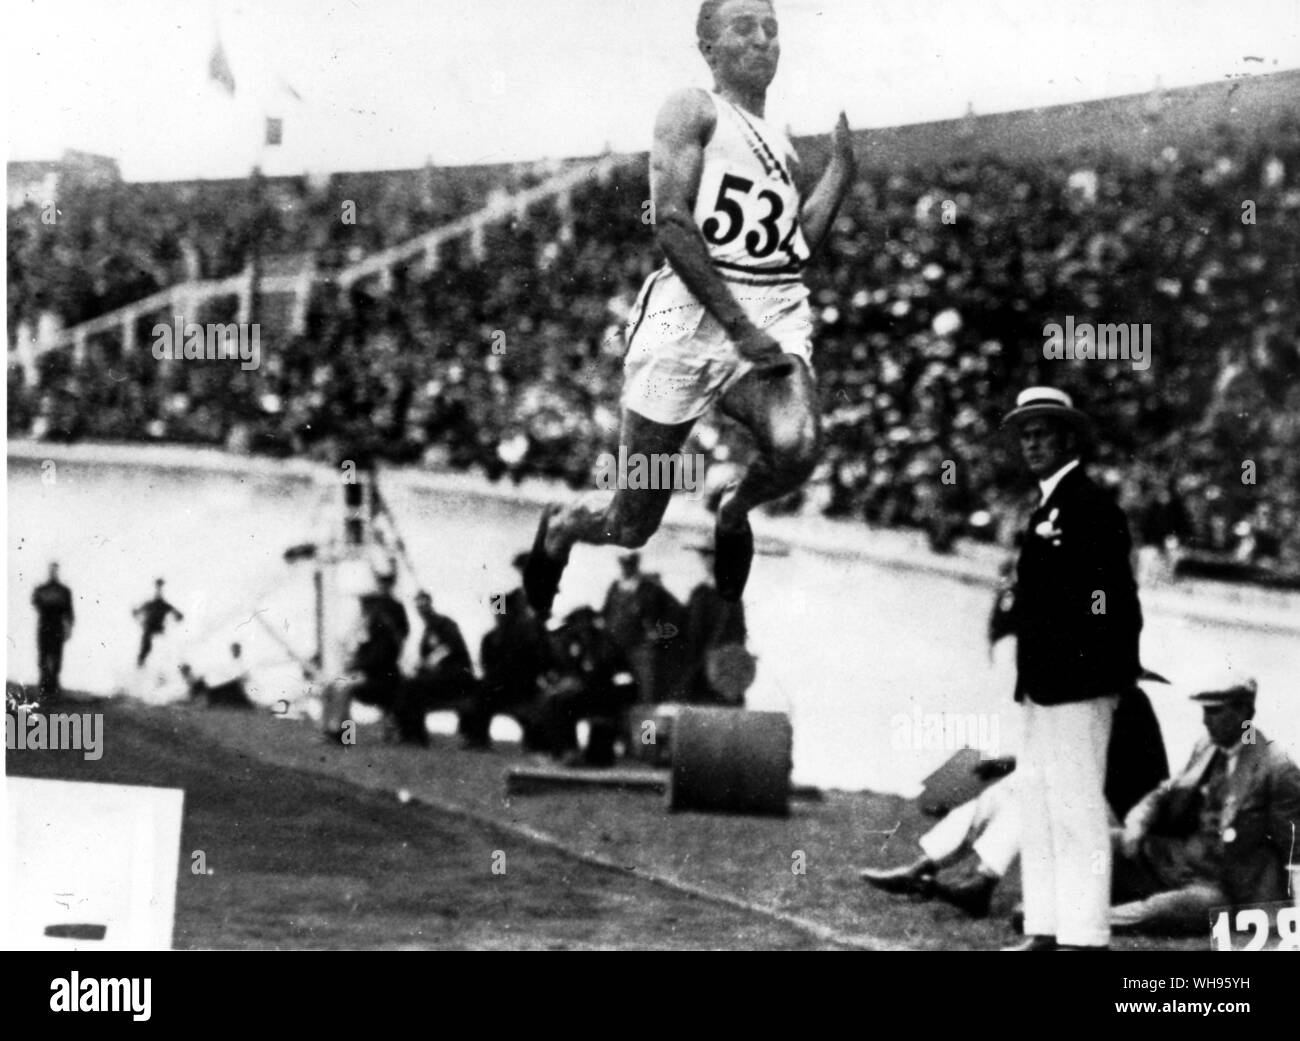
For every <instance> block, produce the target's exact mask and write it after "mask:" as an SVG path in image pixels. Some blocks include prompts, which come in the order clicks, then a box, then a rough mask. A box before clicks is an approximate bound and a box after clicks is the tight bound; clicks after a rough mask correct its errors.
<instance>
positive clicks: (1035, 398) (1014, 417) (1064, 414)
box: [1002, 387, 1088, 434]
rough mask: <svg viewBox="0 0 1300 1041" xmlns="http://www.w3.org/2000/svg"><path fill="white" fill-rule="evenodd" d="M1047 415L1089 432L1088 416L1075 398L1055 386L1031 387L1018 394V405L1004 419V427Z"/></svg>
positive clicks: (1012, 426) (1076, 428)
mask: <svg viewBox="0 0 1300 1041" xmlns="http://www.w3.org/2000/svg"><path fill="white" fill-rule="evenodd" d="M1040 416H1041V417H1046V418H1050V419H1057V420H1060V421H1061V422H1062V423H1066V424H1068V425H1069V426H1071V427H1073V428H1074V429H1075V430H1077V431H1078V432H1079V433H1080V434H1086V433H1088V417H1087V416H1085V415H1084V414H1083V413H1082V412H1080V411H1079V410H1078V409H1077V408H1075V407H1074V399H1073V398H1071V397H1070V395H1069V394H1067V393H1066V392H1065V391H1063V390H1057V389H1056V388H1055V387H1029V388H1027V389H1025V390H1022V391H1021V392H1020V393H1019V394H1018V395H1016V407H1015V408H1013V409H1012V410H1011V411H1010V412H1008V413H1007V414H1006V416H1005V417H1004V418H1003V420H1002V428H1003V429H1004V430H1005V429H1008V428H1014V427H1016V426H1018V425H1019V424H1020V423H1023V422H1024V421H1025V420H1026V419H1033V418H1035V417H1040Z"/></svg>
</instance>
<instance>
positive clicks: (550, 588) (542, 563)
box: [524, 504, 569, 621]
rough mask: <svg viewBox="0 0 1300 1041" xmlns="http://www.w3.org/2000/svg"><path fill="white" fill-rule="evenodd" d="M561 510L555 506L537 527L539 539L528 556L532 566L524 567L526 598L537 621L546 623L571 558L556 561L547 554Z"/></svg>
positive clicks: (547, 509)
mask: <svg viewBox="0 0 1300 1041" xmlns="http://www.w3.org/2000/svg"><path fill="white" fill-rule="evenodd" d="M559 511H560V508H559V507H558V506H556V505H554V504H552V505H550V506H548V507H546V509H545V510H543V511H542V519H541V520H540V521H539V522H538V524H537V537H536V538H534V539H533V548H532V551H531V552H530V553H529V554H528V563H527V564H525V565H524V595H525V596H527V597H528V603H529V605H530V606H531V607H532V609H533V610H534V611H536V612H537V617H538V618H540V619H541V620H542V621H546V619H548V618H550V617H551V605H552V604H554V603H555V594H556V592H557V591H558V590H559V588H560V578H561V576H562V575H563V574H564V568H565V566H566V565H567V564H568V563H569V554H568V553H567V552H566V553H565V554H564V556H563V557H559V558H556V557H552V556H550V555H549V554H548V553H547V552H546V533H547V532H548V531H550V528H551V518H552V517H554V516H555V515H556V514H557V513H558V512H559Z"/></svg>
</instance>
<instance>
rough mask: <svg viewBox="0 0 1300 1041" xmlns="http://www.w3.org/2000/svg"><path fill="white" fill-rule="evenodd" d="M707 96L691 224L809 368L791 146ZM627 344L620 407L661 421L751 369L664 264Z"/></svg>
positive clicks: (757, 316) (735, 285)
mask: <svg viewBox="0 0 1300 1041" xmlns="http://www.w3.org/2000/svg"><path fill="white" fill-rule="evenodd" d="M710 97H712V98H713V105H714V108H715V110H716V111H717V116H718V118H717V126H716V127H715V129H714V131H713V136H712V137H711V138H710V140H709V143H708V144H707V145H706V146H705V148H704V164H703V168H702V170H701V171H700V187H699V194H698V195H697V196H696V200H695V210H694V214H693V215H694V218H695V223H696V225H697V226H698V227H699V229H700V234H702V235H703V236H704V241H705V242H706V243H707V245H708V250H709V257H710V259H711V260H712V261H713V265H714V268H715V270H717V272H718V274H720V275H721V276H722V277H723V279H724V280H725V281H726V282H727V284H728V287H729V288H730V289H731V292H732V295H733V296H734V297H735V298H736V302H737V303H738V304H739V305H740V306H741V307H742V308H743V309H744V311H745V313H746V314H747V315H748V316H749V318H750V320H751V321H752V322H753V323H754V325H755V326H756V327H758V328H759V329H761V330H763V331H764V332H765V333H767V334H768V335H769V336H771V337H772V338H773V339H774V340H776V342H777V343H778V344H779V345H780V347H781V349H782V350H783V351H785V352H786V353H788V354H793V355H796V356H797V357H799V358H801V359H802V360H803V361H804V362H805V363H806V364H807V365H808V367H809V370H811V368H812V315H811V309H810V308H809V305H808V289H807V287H806V286H805V285H804V284H803V268H804V264H805V262H806V261H807V260H808V243H807V241H806V240H805V239H804V235H803V229H802V228H801V227H800V224H799V203H800V199H799V191H798V189H797V188H796V187H795V184H794V178H793V176H792V174H791V169H790V167H791V163H792V160H794V159H795V151H794V148H793V147H792V146H791V144H790V141H789V139H788V138H787V137H786V135H785V134H783V133H781V132H780V131H779V130H776V129H775V128H773V127H772V126H771V125H770V124H768V123H767V122H766V121H765V120H762V119H759V118H758V117H757V116H753V115H750V114H749V113H748V112H745V111H743V110H741V109H740V108H737V107H736V106H735V105H733V104H732V103H731V102H729V101H727V100H726V99H725V98H723V97H721V96H720V95H718V94H711V95H710ZM627 344H628V351H627V355H626V356H625V358H624V362H623V377H624V383H623V405H624V407H625V408H628V409H631V410H632V411H634V412H636V413H638V414H640V415H642V416H645V417H646V418H648V419H652V420H654V421H655V422H658V423H663V424H669V425H671V424H677V423H684V422H686V421H688V420H691V419H694V418H695V417H697V416H699V415H701V414H702V413H703V412H705V411H706V410H707V409H708V408H709V406H710V405H711V404H712V403H713V402H714V401H716V400H717V399H718V398H719V397H720V396H722V395H723V394H725V393H726V392H727V391H728V389H729V388H730V387H732V386H734V385H735V384H736V383H737V382H739V381H740V380H741V379H743V378H744V376H745V375H746V373H747V372H748V371H749V370H750V369H751V368H752V367H753V363H752V362H750V361H748V360H747V359H744V358H741V357H740V355H739V354H737V352H736V348H735V346H734V344H732V343H731V341H730V339H729V338H728V336H727V333H726V330H724V329H723V328H722V326H721V325H720V324H719V323H718V321H717V320H716V319H715V318H713V316H712V315H709V314H707V313H706V311H705V308H704V306H703V305H702V304H701V303H700V302H699V301H698V300H697V299H696V298H695V296H694V295H693V294H692V293H691V291H690V290H689V289H687V288H686V285H685V283H684V282H682V280H681V279H680V278H679V277H678V276H677V273H676V272H675V271H674V270H673V269H672V265H671V264H667V263H665V264H664V266H663V267H661V268H660V269H659V270H658V271H656V272H655V273H654V274H652V275H651V276H650V277H649V278H647V279H646V282H645V285H644V286H643V287H642V289H641V293H640V295H639V296H638V297H637V301H636V304H635V305H634V306H633V308H632V312H631V314H630V315H629V316H628V330H627Z"/></svg>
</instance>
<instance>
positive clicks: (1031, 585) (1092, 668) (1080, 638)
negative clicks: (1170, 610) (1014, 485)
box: [1012, 465, 1142, 705]
mask: <svg viewBox="0 0 1300 1041" xmlns="http://www.w3.org/2000/svg"><path fill="white" fill-rule="evenodd" d="M1130 545H1131V544H1130V542H1129V533H1128V524H1127V522H1126V521H1125V520H1124V513H1123V511H1121V510H1120V508H1119V506H1117V505H1116V504H1115V502H1114V501H1113V500H1112V499H1111V498H1110V496H1108V495H1107V494H1106V493H1105V492H1104V491H1103V490H1102V489H1101V488H1099V487H1097V485H1096V484H1094V483H1093V482H1092V480H1091V478H1089V477H1088V476H1087V474H1085V473H1084V471H1083V466H1082V465H1080V466H1078V467H1076V468H1075V469H1074V470H1071V471H1070V472H1069V473H1068V474H1066V475H1065V476H1064V477H1063V478H1062V479H1061V482H1060V483H1059V484H1058V485H1057V486H1056V488H1055V490H1054V491H1053V492H1052V496H1051V498H1050V499H1048V501H1047V502H1046V503H1044V504H1043V505H1042V506H1040V507H1038V509H1036V510H1035V511H1034V512H1033V514H1032V515H1031V516H1030V518H1029V526H1028V528H1027V530H1026V531H1025V533H1024V539H1023V542H1022V543H1021V547H1020V558H1019V560H1018V562H1017V565H1016V585H1015V594H1014V595H1015V604H1014V607H1013V608H1012V610H1013V612H1014V616H1015V631H1016V637H1017V640H1016V669H1017V672H1016V700H1017V701H1020V700H1022V699H1024V698H1026V697H1027V698H1029V699H1030V700H1031V701H1033V702H1034V703H1035V704H1038V705H1060V704H1064V703H1066V702H1071V701H1085V700H1087V699H1089V698H1100V697H1106V696H1108V695H1112V694H1121V693H1123V692H1124V691H1126V690H1128V689H1130V688H1131V687H1132V686H1133V684H1134V682H1135V680H1136V679H1137V677H1138V674H1139V672H1140V671H1141V666H1140V665H1139V663H1138V636H1139V634H1140V633H1141V631H1142V609H1141V607H1140V606H1139V604H1138V595H1137V582H1136V581H1134V578H1133V570H1132V568H1131V566H1130V564H1129V549H1130ZM1099 593H1100V594H1104V603H1103V601H1102V599H1101V598H1100V597H1099V596H1098V595H1097V594H1099ZM1102 607H1104V611H1103V610H1102Z"/></svg>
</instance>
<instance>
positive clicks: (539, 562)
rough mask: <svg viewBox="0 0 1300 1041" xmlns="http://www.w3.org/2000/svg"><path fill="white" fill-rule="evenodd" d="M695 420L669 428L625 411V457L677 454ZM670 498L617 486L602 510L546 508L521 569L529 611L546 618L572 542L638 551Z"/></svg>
mask: <svg viewBox="0 0 1300 1041" xmlns="http://www.w3.org/2000/svg"><path fill="white" fill-rule="evenodd" d="M694 422H695V421H694V420H691V421H689V422H686V423H678V424H676V425H673V426H668V425H665V424H663V423H656V422H655V421H654V420H651V419H646V418H645V416H642V415H640V414H639V413H636V412H633V411H631V410H630V409H625V410H624V412H623V428H622V431H621V432H620V434H619V444H620V446H626V449H627V456H628V458H632V457H634V456H637V455H643V456H646V457H652V456H655V455H670V454H672V453H674V452H678V451H680V450H681V447H682V444H683V443H684V442H685V441H686V435H687V434H689V433H690V431H691V427H692V426H693V425H694ZM672 494H673V491H672V489H671V488H638V489H631V488H620V489H618V490H617V491H616V492H615V493H614V497H613V498H612V499H611V500H610V501H609V502H608V503H607V504H606V505H605V506H603V507H599V508H597V507H595V506H592V505H590V504H588V503H584V502H579V503H576V504H574V505H573V506H569V507H560V506H555V505H552V506H548V507H547V508H546V510H545V511H544V512H543V514H542V520H541V523H540V524H539V525H538V528H537V537H536V539H535V541H534V543H533V549H532V552H530V553H529V554H528V563H527V565H526V566H525V568H524V591H525V593H527V595H528V602H529V603H530V604H532V606H533V610H535V611H536V612H537V613H538V614H539V615H541V617H543V618H547V617H549V616H550V613H551V605H552V604H553V603H554V601H555V593H556V590H558V589H559V585H560V577H561V576H562V575H563V574H564V568H565V565H566V564H568V562H569V551H570V550H571V549H572V548H573V546H574V544H575V543H578V542H586V543H590V544H591V545H595V546H604V545H608V544H610V543H613V544H614V545H618V546H623V547H624V548H626V549H639V548H640V547H642V546H644V545H645V544H646V542H647V541H648V540H649V538H650V536H651V535H653V534H654V533H655V532H656V531H657V530H658V529H659V522H660V521H661V520H663V516H664V511H665V510H666V509H667V508H668V500H669V499H671V498H672Z"/></svg>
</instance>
